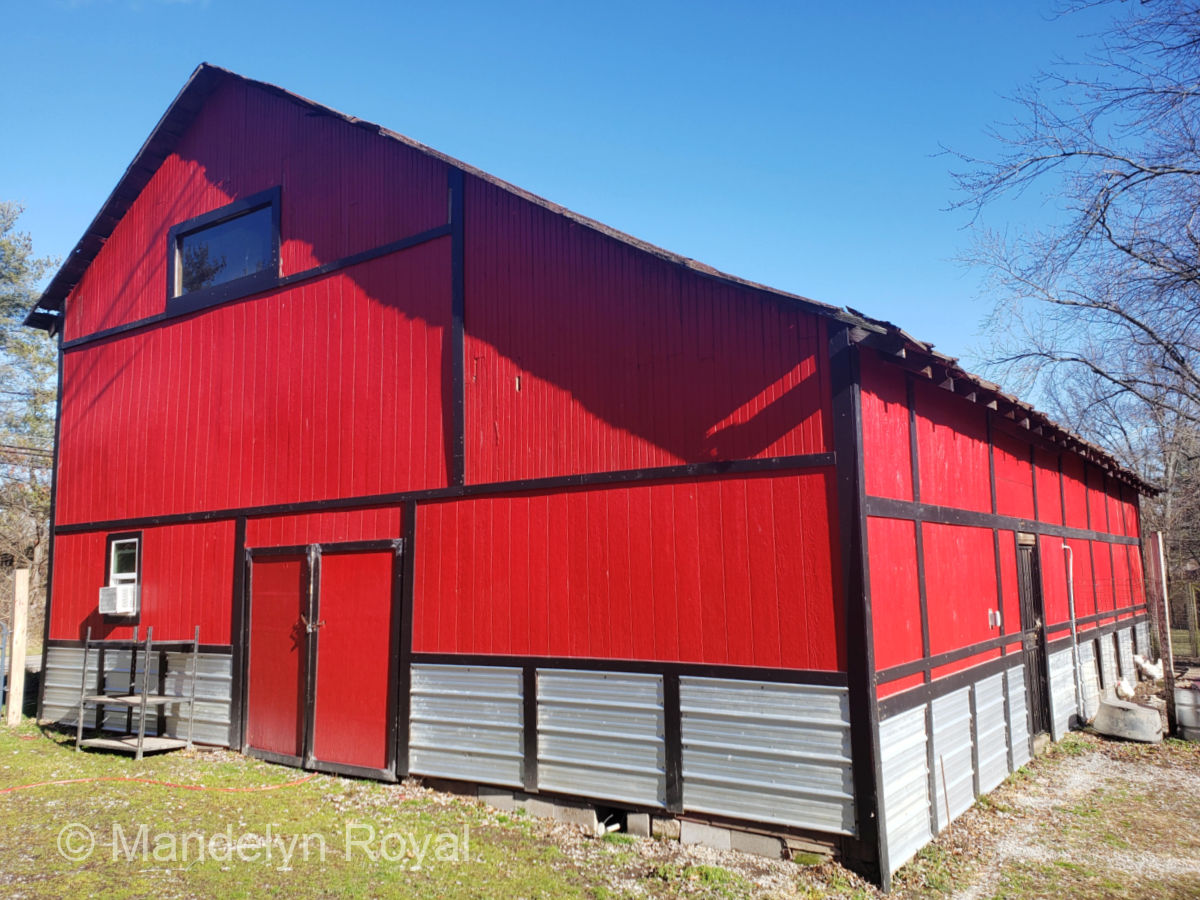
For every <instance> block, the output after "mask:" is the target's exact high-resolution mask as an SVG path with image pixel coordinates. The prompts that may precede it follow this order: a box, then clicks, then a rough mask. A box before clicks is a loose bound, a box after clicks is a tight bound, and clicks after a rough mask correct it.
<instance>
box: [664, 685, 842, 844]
mask: <svg viewBox="0 0 1200 900" xmlns="http://www.w3.org/2000/svg"><path fill="white" fill-rule="evenodd" d="M679 691H680V705H681V711H682V734H683V805H684V809H685V810H695V811H697V812H708V813H715V814H718V815H727V816H733V817H736V818H742V819H750V820H753V821H762V822H777V823H779V824H784V825H795V826H799V827H802V828H813V829H816V830H819V831H826V832H833V833H837V834H853V833H854V782H853V779H852V773H851V757H850V713H849V702H848V699H847V695H846V689H845V688H838V687H817V686H814V685H790V684H767V683H763V682H754V681H734V680H730V679H720V678H696V677H690V676H685V677H681V678H680V680H679Z"/></svg>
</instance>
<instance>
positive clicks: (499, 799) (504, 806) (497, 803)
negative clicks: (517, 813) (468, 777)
mask: <svg viewBox="0 0 1200 900" xmlns="http://www.w3.org/2000/svg"><path fill="white" fill-rule="evenodd" d="M478 796H479V799H480V800H482V801H483V802H484V803H486V804H487V805H488V806H491V807H495V808H496V809H501V810H504V811H505V812H512V811H513V810H515V809H516V808H517V806H518V803H517V798H516V796H514V794H513V792H512V791H506V790H502V789H501V788H494V787H485V786H483V785H480V787H479V794H478Z"/></svg>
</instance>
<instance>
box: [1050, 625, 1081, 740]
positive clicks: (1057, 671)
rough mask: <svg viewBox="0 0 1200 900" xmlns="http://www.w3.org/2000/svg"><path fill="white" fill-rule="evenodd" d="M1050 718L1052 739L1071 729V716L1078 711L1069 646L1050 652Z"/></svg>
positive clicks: (1060, 737) (1059, 738)
mask: <svg viewBox="0 0 1200 900" xmlns="http://www.w3.org/2000/svg"><path fill="white" fill-rule="evenodd" d="M1049 675H1050V719H1051V731H1052V732H1053V736H1054V740H1056V741H1059V740H1062V737H1063V735H1065V734H1066V733H1067V732H1068V731H1070V730H1071V717H1072V716H1074V715H1076V714H1077V713H1078V706H1077V705H1076V701H1075V669H1074V665H1073V661H1072V656H1071V648H1069V647H1068V648H1067V649H1066V650H1059V651H1058V652H1057V653H1051V654H1050V672H1049Z"/></svg>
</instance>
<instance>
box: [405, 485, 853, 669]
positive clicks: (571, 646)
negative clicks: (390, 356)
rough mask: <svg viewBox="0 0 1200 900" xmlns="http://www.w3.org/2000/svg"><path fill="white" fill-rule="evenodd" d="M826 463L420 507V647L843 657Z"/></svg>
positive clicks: (829, 663)
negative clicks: (785, 471) (769, 472)
mask: <svg viewBox="0 0 1200 900" xmlns="http://www.w3.org/2000/svg"><path fill="white" fill-rule="evenodd" d="M832 490H833V473H832V470H814V471H806V472H804V473H802V474H794V475H777V476H775V475H773V476H762V477H752V478H744V477H738V478H712V479H704V480H701V481H691V482H686V483H660V484H654V485H636V486H626V485H618V486H610V487H602V488H596V487H593V488H588V489H579V490H573V491H569V492H562V493H555V494H539V495H533V496H528V495H527V496H520V497H482V498H471V499H464V500H456V501H447V502H442V503H430V504H422V505H421V507H420V509H419V511H418V513H417V539H416V550H415V552H416V559H415V565H416V576H415V582H416V586H415V589H414V611H413V647H414V649H415V650H416V651H418V652H431V653H503V654H513V655H525V654H530V655H536V656H564V657H592V658H597V659H650V660H664V661H672V662H676V661H678V662H702V663H713V664H729V665H757V666H770V667H785V668H797V669H823V670H838V669H840V668H842V659H841V658H842V657H843V656H844V655H845V650H844V644H845V641H844V640H843V639H842V637H841V633H842V625H841V612H840V610H841V600H840V589H839V587H838V581H837V577H836V574H835V567H834V560H835V559H836V553H835V549H834V547H833V546H832V540H831V537H830V525H831V522H832V521H833V509H832V502H833V498H832Z"/></svg>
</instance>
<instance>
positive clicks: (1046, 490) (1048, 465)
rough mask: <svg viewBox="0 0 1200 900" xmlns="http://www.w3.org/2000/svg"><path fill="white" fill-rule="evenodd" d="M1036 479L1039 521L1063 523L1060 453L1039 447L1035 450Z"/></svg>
mask: <svg viewBox="0 0 1200 900" xmlns="http://www.w3.org/2000/svg"><path fill="white" fill-rule="evenodd" d="M1033 461H1034V480H1035V482H1036V484H1037V511H1038V521H1039V522H1052V523H1054V524H1055V525H1061V524H1062V521H1063V518H1062V494H1061V493H1060V490H1061V489H1060V486H1059V478H1058V454H1057V453H1051V452H1050V451H1048V450H1043V449H1042V448H1041V447H1038V448H1037V449H1036V450H1035V451H1034V457H1033Z"/></svg>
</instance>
